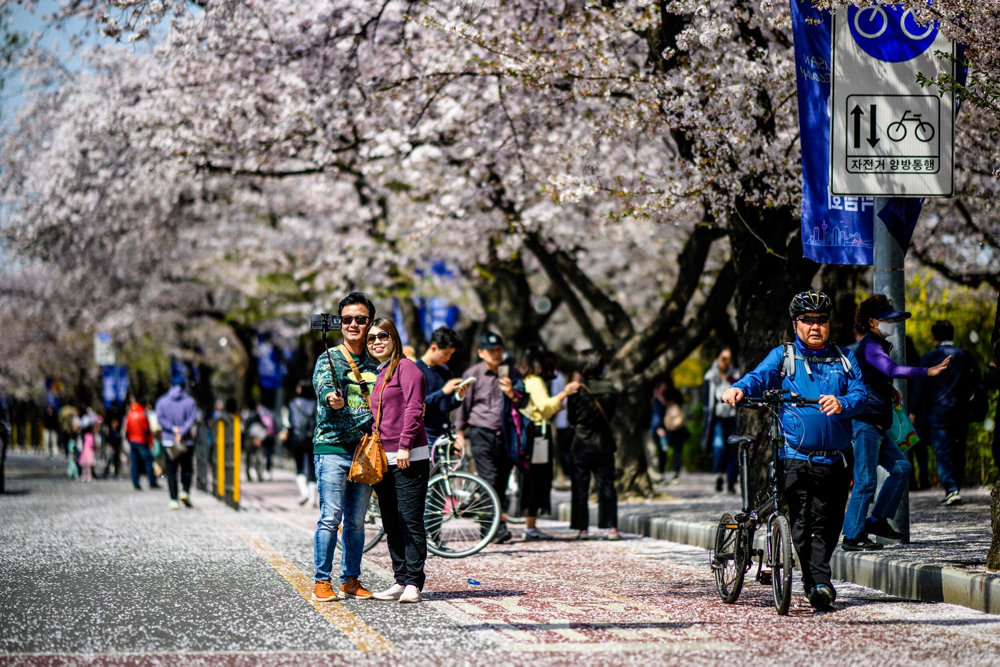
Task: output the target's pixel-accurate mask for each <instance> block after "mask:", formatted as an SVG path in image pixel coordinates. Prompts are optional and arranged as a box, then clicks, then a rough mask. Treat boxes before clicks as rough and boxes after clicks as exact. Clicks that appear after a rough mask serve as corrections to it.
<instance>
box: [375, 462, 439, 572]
mask: <svg viewBox="0 0 1000 667" xmlns="http://www.w3.org/2000/svg"><path fill="white" fill-rule="evenodd" d="M429 475H430V461H426V460H424V461H415V462H413V463H411V464H410V465H409V467H407V468H406V469H404V470H400V469H399V467H397V466H389V472H388V473H386V475H385V477H383V478H382V481H381V482H379V483H378V484H375V485H374V486H372V491H374V492H375V493H376V495H377V496H378V507H379V510H381V512H382V527H383V528H384V529H385V539H386V541H387V542H388V543H389V557H390V558H392V571H393V574H394V575H395V578H396V583H397V584H400V585H402V586H416V587H417V588H419V589H423V587H424V562H425V561H426V560H427V533H426V532H425V530H424V501H425V499H426V498H427V479H428V477H429Z"/></svg>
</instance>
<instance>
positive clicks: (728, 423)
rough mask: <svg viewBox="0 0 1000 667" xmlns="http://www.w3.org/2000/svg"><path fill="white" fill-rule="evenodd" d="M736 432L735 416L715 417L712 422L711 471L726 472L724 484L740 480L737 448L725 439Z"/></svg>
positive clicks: (731, 483) (734, 483) (732, 484)
mask: <svg viewBox="0 0 1000 667" xmlns="http://www.w3.org/2000/svg"><path fill="white" fill-rule="evenodd" d="M735 434H736V418H735V417H716V418H715V420H714V422H713V424H712V472H714V473H718V474H720V475H721V474H722V473H725V474H726V484H727V485H728V486H736V482H738V481H739V480H740V457H739V448H738V447H737V446H736V445H730V444H729V443H728V442H726V440H728V439H729V436H731V435H735Z"/></svg>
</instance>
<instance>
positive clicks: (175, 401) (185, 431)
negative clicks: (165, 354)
mask: <svg viewBox="0 0 1000 667" xmlns="http://www.w3.org/2000/svg"><path fill="white" fill-rule="evenodd" d="M170 385H171V386H170V390H169V391H168V392H167V393H166V394H164V395H163V396H161V397H160V398H159V400H157V401H156V419H157V420H158V421H159V422H160V428H161V429H162V430H163V435H162V436H161V437H162V438H163V446H164V447H165V448H169V447H173V446H174V444H175V443H177V442H180V443H183V444H184V445H186V446H187V450H186V451H185V452H184V453H183V454H179V455H176V456H167V459H166V463H167V488H168V489H169V490H170V509H172V510H175V509H178V508H179V507H180V503H178V502H177V500H178V494H177V469H178V468H180V471H181V493H180V500H181V502H183V503H184V504H185V505H187V506H188V507H190V506H191V495H190V494H191V478H192V477H193V474H194V425H195V421H196V420H197V418H198V406H197V405H195V402H194V399H193V398H191V395H190V394H188V393H187V392H186V391H184V376H183V375H175V376H174V377H173V378H171V380H170Z"/></svg>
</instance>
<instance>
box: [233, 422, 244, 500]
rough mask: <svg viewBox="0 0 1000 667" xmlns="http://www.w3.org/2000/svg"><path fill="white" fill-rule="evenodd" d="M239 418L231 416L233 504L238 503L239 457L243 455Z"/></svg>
mask: <svg viewBox="0 0 1000 667" xmlns="http://www.w3.org/2000/svg"><path fill="white" fill-rule="evenodd" d="M242 441H243V434H242V433H241V431H240V418H239V417H237V416H236V415H233V503H234V504H236V505H239V503H240V456H241V454H242V453H243V450H242V445H243V443H242Z"/></svg>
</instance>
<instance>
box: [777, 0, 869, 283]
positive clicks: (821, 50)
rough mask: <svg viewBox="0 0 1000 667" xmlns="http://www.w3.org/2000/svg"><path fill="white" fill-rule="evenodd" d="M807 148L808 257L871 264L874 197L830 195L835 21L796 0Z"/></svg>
mask: <svg viewBox="0 0 1000 667" xmlns="http://www.w3.org/2000/svg"><path fill="white" fill-rule="evenodd" d="M791 4H792V29H793V31H794V38H795V79H796V86H797V92H798V100H799V141H800V143H801V146H802V252H803V254H804V255H805V257H806V258H808V259H811V260H813V261H814V262H819V263H824V264H871V263H872V248H873V247H874V239H873V236H874V234H873V231H872V223H873V217H874V214H875V200H874V199H873V198H871V197H835V196H832V195H831V194H830V163H829V160H830V76H831V72H832V70H831V68H830V58H831V48H832V43H831V38H830V35H831V30H832V27H833V19H832V17H831V15H830V12H828V11H825V10H821V9H816V8H815V7H813V6H812V0H791Z"/></svg>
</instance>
